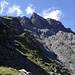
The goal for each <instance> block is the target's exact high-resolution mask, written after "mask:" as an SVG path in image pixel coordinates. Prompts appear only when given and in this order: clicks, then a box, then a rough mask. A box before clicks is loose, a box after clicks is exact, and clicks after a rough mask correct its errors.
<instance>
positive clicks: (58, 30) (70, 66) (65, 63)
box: [0, 13, 75, 75]
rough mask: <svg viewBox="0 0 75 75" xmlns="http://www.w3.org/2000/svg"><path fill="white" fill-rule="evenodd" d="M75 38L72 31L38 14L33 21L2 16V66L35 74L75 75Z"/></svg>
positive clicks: (0, 38) (0, 64) (33, 15)
mask: <svg viewBox="0 0 75 75" xmlns="http://www.w3.org/2000/svg"><path fill="white" fill-rule="evenodd" d="M74 39H75V33H74V32H73V31H72V30H71V29H70V28H65V27H64V26H63V25H62V23H61V22H59V21H56V20H53V19H47V20H46V19H44V18H42V17H41V16H39V15H37V14H36V13H33V14H32V16H31V18H30V19H29V18H27V17H25V16H23V17H11V16H1V17H0V66H4V67H11V68H14V69H17V70H21V69H25V70H26V71H28V72H31V73H32V75H73V73H74V70H75V68H74V65H75V62H74V55H75V54H74V48H75V42H74ZM13 75H14V74H13Z"/></svg>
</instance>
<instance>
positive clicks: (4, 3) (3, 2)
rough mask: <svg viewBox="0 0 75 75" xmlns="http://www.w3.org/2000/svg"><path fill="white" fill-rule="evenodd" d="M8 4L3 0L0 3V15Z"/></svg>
mask: <svg viewBox="0 0 75 75" xmlns="http://www.w3.org/2000/svg"><path fill="white" fill-rule="evenodd" d="M8 4H9V2H6V1H5V0H3V1H2V2H0V14H2V13H3V11H4V8H5V7H6V6H7V5H8Z"/></svg>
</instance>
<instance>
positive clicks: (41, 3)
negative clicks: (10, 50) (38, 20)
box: [0, 0, 75, 32]
mask: <svg viewBox="0 0 75 75" xmlns="http://www.w3.org/2000/svg"><path fill="white" fill-rule="evenodd" d="M74 7H75V0H0V16H27V17H30V16H31V15H32V13H33V12H35V13H37V14H39V15H40V16H42V17H43V18H45V19H46V18H52V19H55V20H58V21H61V22H62V24H63V25H64V26H65V27H67V28H71V29H72V30H73V31H74V32H75V27H74V25H75V8H74Z"/></svg>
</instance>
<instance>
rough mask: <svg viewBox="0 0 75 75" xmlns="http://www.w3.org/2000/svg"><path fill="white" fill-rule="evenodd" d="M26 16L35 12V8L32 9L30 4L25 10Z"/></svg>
mask: <svg viewBox="0 0 75 75" xmlns="http://www.w3.org/2000/svg"><path fill="white" fill-rule="evenodd" d="M25 11H26V14H27V15H29V14H32V13H33V12H35V7H33V5H32V4H30V5H29V6H28V7H27V8H26V9H25Z"/></svg>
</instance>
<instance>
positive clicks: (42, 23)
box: [30, 13, 50, 29]
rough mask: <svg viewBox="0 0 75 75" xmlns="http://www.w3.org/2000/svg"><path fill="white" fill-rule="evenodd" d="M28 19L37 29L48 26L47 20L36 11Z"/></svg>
mask: <svg viewBox="0 0 75 75" xmlns="http://www.w3.org/2000/svg"><path fill="white" fill-rule="evenodd" d="M30 19H31V21H32V23H33V24H34V26H35V27H37V28H39V29H43V28H50V25H49V23H48V22H47V20H46V19H44V18H43V17H41V16H40V15H38V14H36V13H33V14H32V16H31V17H30Z"/></svg>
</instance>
